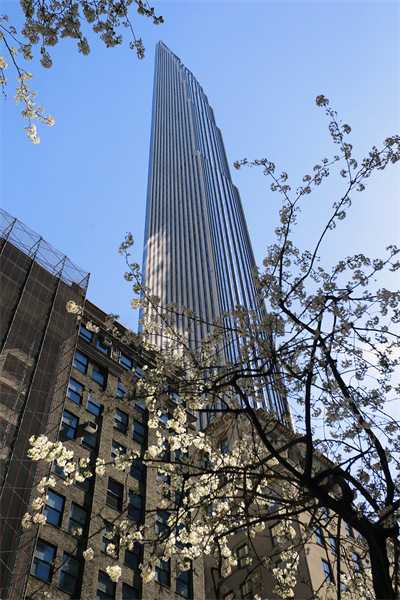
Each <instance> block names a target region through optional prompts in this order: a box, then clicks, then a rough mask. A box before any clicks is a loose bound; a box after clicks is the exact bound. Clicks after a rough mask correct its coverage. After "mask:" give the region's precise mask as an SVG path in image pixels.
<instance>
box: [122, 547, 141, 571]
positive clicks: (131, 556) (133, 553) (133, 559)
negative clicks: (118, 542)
mask: <svg viewBox="0 0 400 600" xmlns="http://www.w3.org/2000/svg"><path fill="white" fill-rule="evenodd" d="M140 551H141V547H140V544H135V545H134V547H133V550H128V549H127V550H125V556H124V563H125V564H126V565H127V566H128V567H130V568H131V569H134V570H136V569H137V568H138V566H139V563H140Z"/></svg>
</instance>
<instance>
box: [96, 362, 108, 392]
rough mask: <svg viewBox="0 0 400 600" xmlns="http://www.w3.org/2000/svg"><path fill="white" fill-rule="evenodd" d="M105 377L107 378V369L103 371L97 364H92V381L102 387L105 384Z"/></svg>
mask: <svg viewBox="0 0 400 600" xmlns="http://www.w3.org/2000/svg"><path fill="white" fill-rule="evenodd" d="M106 377H107V369H105V368H104V367H102V366H101V365H98V364H97V363H93V367H92V379H93V380H94V381H97V383H99V384H100V385H101V386H103V387H104V385H105V383H106Z"/></svg>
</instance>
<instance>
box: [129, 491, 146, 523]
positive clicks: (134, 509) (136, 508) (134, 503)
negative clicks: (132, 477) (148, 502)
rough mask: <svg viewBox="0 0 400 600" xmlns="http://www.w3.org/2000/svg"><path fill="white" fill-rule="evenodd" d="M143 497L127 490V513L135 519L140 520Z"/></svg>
mask: <svg viewBox="0 0 400 600" xmlns="http://www.w3.org/2000/svg"><path fill="white" fill-rule="evenodd" d="M142 506H143V499H142V496H139V495H138V494H135V492H132V491H131V490H130V491H129V505H128V515H129V516H130V517H131V518H132V519H134V520H135V521H140V519H141V516H142Z"/></svg>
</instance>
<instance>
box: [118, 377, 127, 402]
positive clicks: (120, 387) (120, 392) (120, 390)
mask: <svg viewBox="0 0 400 600" xmlns="http://www.w3.org/2000/svg"><path fill="white" fill-rule="evenodd" d="M125 394H126V389H125V388H124V387H123V385H122V383H121V380H120V379H118V388H117V396H119V397H120V398H122V397H123V396H125Z"/></svg>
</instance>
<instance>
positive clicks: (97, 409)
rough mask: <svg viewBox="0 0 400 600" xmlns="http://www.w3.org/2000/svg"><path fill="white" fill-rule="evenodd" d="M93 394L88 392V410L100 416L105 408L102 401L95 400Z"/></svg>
mask: <svg viewBox="0 0 400 600" xmlns="http://www.w3.org/2000/svg"><path fill="white" fill-rule="evenodd" d="M92 396H93V394H91V393H90V394H88V399H87V403H86V410H87V411H88V412H90V414H91V415H94V416H95V417H100V416H101V413H102V410H103V405H102V403H101V402H96V400H93V397H92Z"/></svg>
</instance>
